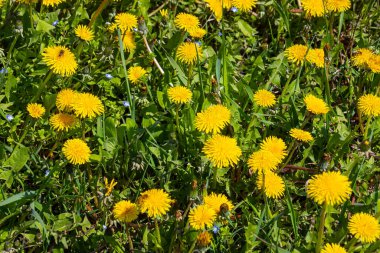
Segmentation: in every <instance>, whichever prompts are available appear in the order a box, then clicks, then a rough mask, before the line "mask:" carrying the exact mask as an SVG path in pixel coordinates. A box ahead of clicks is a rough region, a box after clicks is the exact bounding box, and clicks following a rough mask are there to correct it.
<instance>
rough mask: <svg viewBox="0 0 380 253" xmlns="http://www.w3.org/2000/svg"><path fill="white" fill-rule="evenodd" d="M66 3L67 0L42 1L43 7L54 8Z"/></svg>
mask: <svg viewBox="0 0 380 253" xmlns="http://www.w3.org/2000/svg"><path fill="white" fill-rule="evenodd" d="M63 2H65V0H42V5H46V6H54V5H58V4H60V3H63Z"/></svg>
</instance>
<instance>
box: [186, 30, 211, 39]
mask: <svg viewBox="0 0 380 253" xmlns="http://www.w3.org/2000/svg"><path fill="white" fill-rule="evenodd" d="M206 33H207V31H206V30H205V29H203V28H200V27H197V28H195V29H193V30H190V31H189V34H190V36H191V37H193V38H199V39H201V38H203V37H204V36H205V35H206Z"/></svg>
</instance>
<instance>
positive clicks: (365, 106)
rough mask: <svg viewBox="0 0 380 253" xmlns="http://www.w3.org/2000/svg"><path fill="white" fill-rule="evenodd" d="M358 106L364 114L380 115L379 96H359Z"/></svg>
mask: <svg viewBox="0 0 380 253" xmlns="http://www.w3.org/2000/svg"><path fill="white" fill-rule="evenodd" d="M358 108H359V111H361V112H362V113H363V114H364V115H367V116H374V117H376V116H379V115H380V97H378V96H375V95H372V94H367V95H363V96H361V97H360V98H359V101H358Z"/></svg>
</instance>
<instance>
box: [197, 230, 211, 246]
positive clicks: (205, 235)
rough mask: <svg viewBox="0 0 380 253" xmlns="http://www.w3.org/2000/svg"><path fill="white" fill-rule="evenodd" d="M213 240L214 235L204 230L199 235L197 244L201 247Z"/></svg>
mask: <svg viewBox="0 0 380 253" xmlns="http://www.w3.org/2000/svg"><path fill="white" fill-rule="evenodd" d="M211 240H212V235H211V234H210V232H207V231H203V232H201V233H199V235H198V236H197V244H198V245H199V246H201V247H207V246H208V245H209V244H210V243H211Z"/></svg>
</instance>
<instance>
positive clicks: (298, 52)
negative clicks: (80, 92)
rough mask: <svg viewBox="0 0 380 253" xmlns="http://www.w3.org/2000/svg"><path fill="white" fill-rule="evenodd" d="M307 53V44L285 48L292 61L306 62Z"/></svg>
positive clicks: (297, 62)
mask: <svg viewBox="0 0 380 253" xmlns="http://www.w3.org/2000/svg"><path fill="white" fill-rule="evenodd" d="M306 53H307V46H305V45H294V46H291V47H289V48H287V49H286V50H285V55H286V57H287V58H288V60H289V61H290V62H294V63H296V64H301V63H303V62H304V60H305V57H306Z"/></svg>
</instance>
